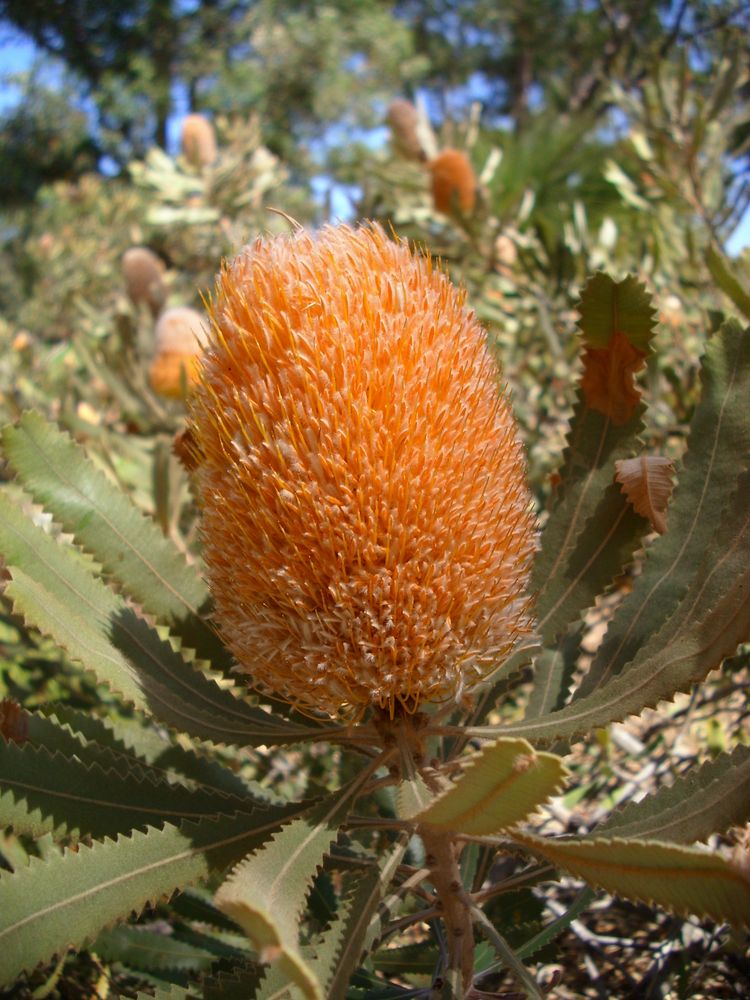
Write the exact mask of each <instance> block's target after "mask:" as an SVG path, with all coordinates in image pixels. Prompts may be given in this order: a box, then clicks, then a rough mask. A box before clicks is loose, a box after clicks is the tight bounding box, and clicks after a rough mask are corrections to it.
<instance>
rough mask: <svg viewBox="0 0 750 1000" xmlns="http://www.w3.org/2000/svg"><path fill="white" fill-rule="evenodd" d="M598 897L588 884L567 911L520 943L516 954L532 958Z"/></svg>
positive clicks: (522, 957)
mask: <svg viewBox="0 0 750 1000" xmlns="http://www.w3.org/2000/svg"><path fill="white" fill-rule="evenodd" d="M595 898H596V895H595V893H594V892H593V890H592V889H589V888H588V886H586V887H585V888H584V889H582V890H581V891H580V892H579V893H578V895H577V897H576V898H575V900H574V901H573V903H572V905H571V906H569V907H568V909H567V910H566V911H565V913H561V914H560V916H559V917H556V918H555V919H554V920H552V921H550V923H548V924H547V926H546V927H543V928H542V929H541V930H540V931H539V933H538V934H535V935H534V936H533V937H532V938H529V940H528V941H526V942H525V943H524V944H522V945H519V946H518V947H517V948H516V954H517V955H518V957H519V958H521V959H524V958H531V956H532V955H535V954H536V953H537V952H538V951H541V949H542V948H545V947H546V946H547V945H548V944H549V943H550V942H551V941H554V940H555V938H556V937H557V936H558V935H559V934H562V932H563V931H564V930H567V928H568V927H569V926H570V925H571V924H572V923H573V921H574V920H576V919H577V918H578V917H579V916H580V914H581V913H583V911H584V910H585V909H586V908H587V907H588V906H589V905H590V904H591V903H592V902H593V900H594V899H595Z"/></svg>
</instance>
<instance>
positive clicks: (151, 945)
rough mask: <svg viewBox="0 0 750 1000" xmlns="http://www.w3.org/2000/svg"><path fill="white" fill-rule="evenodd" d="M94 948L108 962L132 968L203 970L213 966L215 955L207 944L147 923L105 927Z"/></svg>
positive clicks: (177, 970) (180, 970) (156, 970)
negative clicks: (200, 945) (198, 945)
mask: <svg viewBox="0 0 750 1000" xmlns="http://www.w3.org/2000/svg"><path fill="white" fill-rule="evenodd" d="M92 950H93V951H94V952H95V953H96V954H97V955H98V956H99V957H101V958H103V959H105V960H106V961H108V962H122V963H123V964H124V965H126V966H128V968H130V969H150V970H151V971H154V972H164V971H174V972H199V971H200V970H202V969H210V968H211V966H212V965H213V963H214V962H215V961H216V958H215V956H214V955H213V954H212V953H211V952H210V951H207V950H206V949H205V948H196V947H195V946H193V945H189V944H186V943H185V942H184V941H180V940H178V939H176V938H174V937H173V936H172V935H171V934H166V933H164V932H163V931H162V932H161V933H159V932H157V931H153V930H149V929H148V928H145V927H128V926H121V927H115V928H113V929H112V930H107V931H102V933H101V934H99V936H98V937H97V939H96V941H95V942H94V944H93V945H92Z"/></svg>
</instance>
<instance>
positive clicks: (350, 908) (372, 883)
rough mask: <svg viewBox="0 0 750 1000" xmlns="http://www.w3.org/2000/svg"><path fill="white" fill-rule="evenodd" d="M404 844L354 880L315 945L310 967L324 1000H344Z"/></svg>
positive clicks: (398, 844)
mask: <svg viewBox="0 0 750 1000" xmlns="http://www.w3.org/2000/svg"><path fill="white" fill-rule="evenodd" d="M404 850H405V840H404V842H397V843H396V844H395V845H394V847H393V848H392V849H391V850H389V851H387V852H386V853H384V854H383V855H382V856H381V858H380V861H379V863H378V866H377V867H372V868H370V869H368V870H367V871H365V873H364V874H362V875H360V876H358V877H357V880H356V882H355V884H354V886H353V887H352V888H351V889H350V890H349V892H348V893H347V895H346V897H345V898H344V900H343V901H342V904H341V908H340V910H339V913H338V914H337V916H336V920H335V921H334V922H333V923H332V925H331V926H330V927H329V928H328V930H327V931H326V933H325V935H324V936H323V939H322V940H321V941H318V942H316V944H315V957H314V958H313V959H312V960H311V962H310V966H311V968H312V970H313V973H314V974H315V976H316V977H317V979H318V982H320V984H321V985H322V987H323V990H324V995H325V997H326V1000H346V994H347V988H348V986H349V980H350V978H351V975H352V973H353V972H354V970H355V969H356V968H357V966H358V965H359V960H360V958H361V956H362V952H363V951H364V949H365V944H366V940H367V936H368V932H369V930H370V925H371V920H372V917H373V914H374V913H375V911H376V910H377V908H378V905H379V904H380V901H381V899H382V898H383V896H384V895H385V891H386V889H387V888H388V885H389V883H390V881H391V879H392V877H393V873H394V871H395V869H396V867H397V866H398V864H399V863H400V861H401V859H402V858H403V855H404Z"/></svg>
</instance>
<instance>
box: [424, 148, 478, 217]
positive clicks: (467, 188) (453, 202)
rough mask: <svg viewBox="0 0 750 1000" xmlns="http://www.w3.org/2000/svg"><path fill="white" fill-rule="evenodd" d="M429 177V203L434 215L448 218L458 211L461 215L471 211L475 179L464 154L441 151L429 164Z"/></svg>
mask: <svg viewBox="0 0 750 1000" xmlns="http://www.w3.org/2000/svg"><path fill="white" fill-rule="evenodd" d="M429 168H430V173H431V175H432V201H433V203H434V205H435V208H436V209H437V210H438V212H444V213H445V214H446V215H450V214H451V213H452V212H455V211H456V209H457V208H458V209H460V210H461V211H462V212H463V213H464V214H465V215H469V214H470V213H471V212H473V210H474V205H475V203H476V200H477V179H476V176H475V175H474V168H473V167H472V165H471V161H470V160H469V157H468V156H467V155H466V153H464V152H462V151H461V150H460V149H444V150H443V151H442V153H438V155H437V156H436V157H435V159H434V160H430V163H429Z"/></svg>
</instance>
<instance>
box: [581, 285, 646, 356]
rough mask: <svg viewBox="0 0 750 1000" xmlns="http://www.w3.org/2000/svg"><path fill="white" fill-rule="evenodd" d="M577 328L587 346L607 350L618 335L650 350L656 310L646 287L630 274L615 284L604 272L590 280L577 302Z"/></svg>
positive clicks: (634, 345) (634, 344) (641, 347)
mask: <svg viewBox="0 0 750 1000" xmlns="http://www.w3.org/2000/svg"><path fill="white" fill-rule="evenodd" d="M578 312H579V315H580V319H579V320H578V325H579V327H580V328H581V333H582V334H583V340H584V343H585V344H586V346H587V347H595V348H605V347H607V346H608V345H609V344H610V343H611V340H612V337H614V335H615V334H616V333H618V332H622V333H624V334H625V335H626V336H627V339H628V341H629V342H630V343H631V344H632V345H633V347H637V348H638V349H639V350H641V351H644V352H647V351H649V350H650V349H651V347H650V344H651V337H652V335H653V331H654V319H655V315H656V311H655V309H654V308H653V306H652V305H651V296H650V295H649V293H648V291H647V289H646V286H645V285H644V284H642V282H640V281H638V279H637V278H636V277H634V276H633V275H632V274H629V275H628V276H627V277H626V278H624V279H623V280H622V281H614V280H613V279H612V278H610V276H609V275H608V274H605V273H604V272H603V271H600V272H598V273H597V274H595V275H593V277H591V278H589V280H588V281H587V282H586V285H585V286H584V288H583V291H582V292H581V299H580V302H579V303H578Z"/></svg>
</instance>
